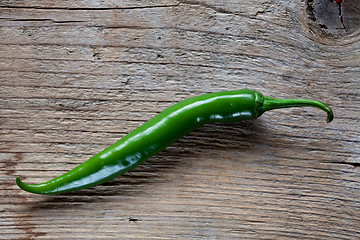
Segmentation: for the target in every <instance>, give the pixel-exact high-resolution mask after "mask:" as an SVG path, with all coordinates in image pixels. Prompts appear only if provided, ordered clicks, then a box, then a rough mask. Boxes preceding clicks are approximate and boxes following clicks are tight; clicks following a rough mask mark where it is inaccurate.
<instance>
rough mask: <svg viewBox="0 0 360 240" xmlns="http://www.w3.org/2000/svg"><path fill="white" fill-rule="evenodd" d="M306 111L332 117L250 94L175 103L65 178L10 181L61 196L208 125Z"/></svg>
mask: <svg viewBox="0 0 360 240" xmlns="http://www.w3.org/2000/svg"><path fill="white" fill-rule="evenodd" d="M302 106H312V107H317V108H320V109H322V110H324V111H325V112H326V113H327V122H330V121H332V120H333V112H332V110H331V108H330V107H329V106H327V105H326V104H324V103H322V102H318V101H314V100H307V99H274V98H270V97H266V96H263V95H262V94H261V93H259V92H257V91H254V90H248V89H243V90H237V91H227V92H219V93H210V94H205V95H200V96H197V97H193V98H189V99H187V100H184V101H182V102H179V103H177V104H175V105H173V106H171V107H169V108H168V109H166V110H164V111H163V112H161V113H160V114H159V115H157V116H155V117H154V118H153V119H151V120H150V121H148V122H146V123H145V124H143V125H142V126H140V127H138V128H137V129H135V130H133V131H132V132H130V133H129V134H128V135H126V136H125V137H123V138H122V139H120V140H119V141H118V142H116V143H115V144H113V145H112V146H110V147H108V148H106V149H105V150H103V151H102V152H100V153H98V154H96V155H95V156H93V157H91V158H90V159H89V160H87V161H86V162H84V163H83V164H81V165H79V166H77V167H76V168H74V169H72V170H70V171H69V172H67V173H65V174H63V175H61V176H59V177H56V178H54V179H52V180H50V181H48V182H45V183H41V184H27V183H24V182H22V181H21V180H20V178H19V177H17V178H16V183H17V184H18V185H19V187H20V188H22V189H23V190H25V191H28V192H32V193H38V194H54V193H64V192H69V191H73V190H79V189H83V188H88V187H93V186H95V185H98V184H101V183H104V182H106V181H108V180H110V179H113V178H115V177H117V176H120V175H121V174H124V173H125V172H127V171H129V170H131V169H132V168H134V167H136V166H137V165H139V164H141V163H143V162H144V161H145V160H147V159H149V158H150V157H152V156H154V155H155V154H157V153H158V152H160V151H161V150H163V149H164V148H166V147H167V146H169V145H170V144H171V143H173V142H174V141H176V140H177V139H179V138H181V137H183V136H184V135H186V134H188V133H189V132H191V131H192V130H194V129H195V128H197V127H199V126H201V125H203V124H205V123H213V122H222V123H232V122H238V121H242V120H249V119H255V118H257V117H259V116H261V115H262V114H263V113H264V112H265V111H268V110H271V109H277V108H287V107H302Z"/></svg>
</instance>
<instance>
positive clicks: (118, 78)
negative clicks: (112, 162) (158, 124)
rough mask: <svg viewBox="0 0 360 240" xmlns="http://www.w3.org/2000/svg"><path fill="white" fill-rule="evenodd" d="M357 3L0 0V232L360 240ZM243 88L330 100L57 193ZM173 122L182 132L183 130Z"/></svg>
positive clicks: (204, 135)
mask: <svg viewBox="0 0 360 240" xmlns="http://www.w3.org/2000/svg"><path fill="white" fill-rule="evenodd" d="M358 3H359V1H358V0H356V1H355V0H354V1H348V0H343V1H341V3H340V5H337V4H336V3H335V2H331V1H315V0H313V1H310V0H309V1H297V0H288V1H275V0H270V1H269V0H255V1H244V0H242V1H240V0H239V1H214V0H199V1H175V0H174V1H173V0H159V1H152V0H144V1H135V0H117V1H99V0H93V1H90V0H85V1H74V0H68V1H49V0H43V1H34V0H29V1H11V0H6V1H0V56H1V57H0V71H1V73H0V86H1V87H0V111H1V116H0V131H1V135H0V180H1V181H0V204H1V205H0V213H1V215H0V216H1V217H0V219H1V220H0V221H1V222H0V233H1V234H0V238H2V239H3V238H4V239H93V238H94V239H96V238H97V239H109V238H116V239H173V238H179V239H231V238H233V239H296V238H299V239H360V229H359V226H360V200H359V199H360V168H359V165H360V148H359V146H360V144H359V142H360V107H359V106H360V95H359V94H360V82H359V80H360V79H359V76H360V41H359V40H360V34H359V33H360V27H359V26H360V24H358V23H359V15H360V12H359V11H360V10H359V4H358ZM240 88H252V89H256V90H259V91H261V92H262V93H264V94H266V95H269V96H273V97H279V98H295V97H299V98H300V97H301V98H311V99H316V100H321V101H324V102H326V103H328V104H329V105H330V106H331V107H332V108H333V109H334V112H335V120H334V121H333V122H332V123H330V124H326V123H325V114H324V113H323V112H321V111H320V110H317V109H312V108H306V109H298V108H297V109H284V110H276V111H273V112H269V113H266V114H264V115H263V116H262V117H261V118H259V119H257V120H254V121H246V122H241V123H237V124H231V125H222V124H213V125H206V126H204V127H201V128H200V129H198V130H196V131H194V132H193V133H191V134H190V135H188V136H186V137H184V138H183V139H181V140H179V141H177V142H176V143H174V144H173V145H171V146H170V147H169V148H167V149H166V150H164V151H163V152H161V153H160V154H159V155H157V156H155V157H153V158H152V159H150V160H149V161H147V162H146V163H144V164H143V165H141V166H140V167H138V168H136V169H134V170H133V171H131V172H129V173H127V174H125V175H124V176H122V177H119V178H117V179H114V180H112V181H110V182H108V183H106V184H103V185H101V186H97V187H95V188H91V189H87V190H83V191H79V192H74V193H69V194H64V195H57V196H39V195H34V194H30V193H27V192H24V191H22V190H20V189H19V188H18V187H17V185H16V184H15V177H16V176H18V175H20V176H21V177H22V179H23V180H24V181H26V182H33V183H40V182H43V181H46V180H49V179H51V178H53V177H55V176H58V175H60V174H62V173H65V172H66V171H68V170H70V169H72V168H73V167H75V166H77V165H78V164H80V163H82V162H83V161H85V160H86V159H87V158H89V157H90V156H92V155H93V154H95V153H97V152H98V151H100V150H102V149H103V148H105V147H106V146H109V145H111V144H112V143H114V142H115V141H116V140H118V139H119V138H121V137H122V136H124V135H125V134H126V133H128V132H129V131H131V130H133V129H134V128H136V127H137V126H140V125H141V124H142V123H144V122H145V121H147V120H149V119H150V118H151V117H153V116H155V115H156V114H157V113H159V112H160V111H162V110H163V109H165V108H166V107H168V106H170V105H172V104H174V103H175V102H178V101H180V100H183V99H185V98H188V97H190V96H195V95H198V94H202V93H207V92H214V91H222V90H233V89H240ZM179 124H181V123H179Z"/></svg>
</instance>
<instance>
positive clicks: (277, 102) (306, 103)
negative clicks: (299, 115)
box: [259, 96, 334, 123]
mask: <svg viewBox="0 0 360 240" xmlns="http://www.w3.org/2000/svg"><path fill="white" fill-rule="evenodd" d="M289 107H316V108H320V109H322V110H324V111H325V112H326V113H327V119H326V122H328V123H329V122H331V121H332V120H333V119H334V113H333V111H332V110H331V108H330V107H329V106H328V105H326V104H325V103H323V102H319V101H315V100H309V99H275V98H271V97H267V96H264V99H263V104H262V106H261V107H260V109H259V110H260V111H261V112H262V113H264V112H266V111H268V110H272V109H278V108H289Z"/></svg>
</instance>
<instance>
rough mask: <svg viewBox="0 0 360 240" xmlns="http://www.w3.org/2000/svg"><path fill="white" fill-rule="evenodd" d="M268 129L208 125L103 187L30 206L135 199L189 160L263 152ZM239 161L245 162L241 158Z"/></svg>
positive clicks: (255, 123)
mask: <svg viewBox="0 0 360 240" xmlns="http://www.w3.org/2000/svg"><path fill="white" fill-rule="evenodd" d="M265 135H268V134H267V128H266V127H265V125H264V123H263V122H262V121H261V119H256V120H252V121H243V122H240V123H232V124H219V123H214V124H206V125H204V126H202V127H200V128H198V129H196V130H194V131H193V132H191V133H190V134H188V135H187V136H184V137H183V138H181V139H179V140H178V141H176V142H175V143H173V144H171V145H170V146H169V147H167V148H166V149H165V150H163V151H162V152H160V153H159V154H157V155H156V156H154V157H152V158H151V159H149V160H147V161H146V162H144V163H143V164H141V165H139V166H138V167H136V168H135V169H133V170H131V171H129V172H127V173H125V174H124V175H122V176H119V177H117V178H115V179H112V180H110V181H108V182H106V183H104V184H101V185H98V186H95V187H92V188H88V189H83V190H78V191H74V192H69V193H62V194H57V195H45V196H39V198H40V200H39V201H40V202H39V201H37V202H33V203H31V204H32V206H30V209H32V210H39V209H64V208H74V207H77V206H79V205H83V204H87V203H90V202H101V201H103V199H104V198H106V197H111V196H118V197H136V196H139V195H141V194H143V193H144V192H145V191H146V190H147V189H148V188H149V187H151V186H154V185H155V186H156V185H157V184H163V183H164V180H163V179H161V176H163V175H164V174H171V172H172V171H175V170H174V169H179V168H182V167H186V166H185V165H186V164H189V163H188V162H187V159H188V158H190V157H191V158H196V157H200V156H202V159H204V156H207V154H209V152H226V151H230V150H234V149H236V151H238V152H248V153H250V154H251V152H254V151H255V152H256V151H262V150H263V149H264V141H263V139H264V136H265ZM237 161H243V159H242V157H241V156H239V158H238V159H237Z"/></svg>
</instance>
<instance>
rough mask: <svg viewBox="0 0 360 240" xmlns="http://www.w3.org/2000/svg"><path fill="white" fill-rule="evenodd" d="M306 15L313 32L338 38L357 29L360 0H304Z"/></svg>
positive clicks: (359, 24) (359, 15) (359, 19)
mask: <svg viewBox="0 0 360 240" xmlns="http://www.w3.org/2000/svg"><path fill="white" fill-rule="evenodd" d="M306 15H307V21H308V26H309V27H310V28H311V30H312V31H313V32H315V33H316V34H319V35H321V36H327V37H333V38H339V37H341V36H343V35H348V34H352V33H354V32H358V31H359V28H360V27H359V26H360V0H306Z"/></svg>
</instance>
